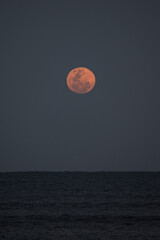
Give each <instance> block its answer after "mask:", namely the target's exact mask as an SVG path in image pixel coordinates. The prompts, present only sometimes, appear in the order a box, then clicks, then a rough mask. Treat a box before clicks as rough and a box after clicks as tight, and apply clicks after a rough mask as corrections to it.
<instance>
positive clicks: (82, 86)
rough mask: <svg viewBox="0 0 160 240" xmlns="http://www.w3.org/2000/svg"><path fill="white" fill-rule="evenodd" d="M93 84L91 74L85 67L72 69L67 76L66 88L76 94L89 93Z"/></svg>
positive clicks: (93, 80)
mask: <svg viewBox="0 0 160 240" xmlns="http://www.w3.org/2000/svg"><path fill="white" fill-rule="evenodd" d="M95 83H96V80H95V76H94V74H93V72H92V71H90V70H89V69H88V68H85V67H78V68H74V69H73V70H71V71H70V72H69V74H68V76H67V86H68V87H69V89H70V90H71V91H73V92H75V93H78V94H83V93H87V92H90V91H91V90H92V89H93V88H94V86H95Z"/></svg>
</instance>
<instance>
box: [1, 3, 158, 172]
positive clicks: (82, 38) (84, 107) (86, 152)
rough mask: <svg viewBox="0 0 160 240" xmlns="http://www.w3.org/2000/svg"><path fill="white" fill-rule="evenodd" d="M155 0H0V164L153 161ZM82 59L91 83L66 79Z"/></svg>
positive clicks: (56, 167)
mask: <svg viewBox="0 0 160 240" xmlns="http://www.w3.org/2000/svg"><path fill="white" fill-rule="evenodd" d="M159 10H160V2H159V1H158V0H154V1H151V0H150V1H149V0H146V1H142V0H134V1H133V0H130V1H128V0H122V1H119V0H105V1H87V0H85V1H75V0H67V1H66V0H63V1H61V0H57V1H47V0H45V1H41V0H39V1H38V0H37V1H35V0H32V1H29V0H28V1H20V0H19V1H11V0H10V1H6V0H1V1H0V29H1V30H0V31H1V32H0V34H1V38H0V48H1V49H0V58H1V70H0V109H1V120H0V122H1V124H0V128H1V134H0V171H21V170H22V171H28V170H33V171H34V170H42V171H43V170H44V171H45V170H50V171H61V170H62V171H63V170H70V171H73V170H77V171H81V170H84V171H100V170H105V171H121V170H122V171H127V170H129V171H135V170H137V171H141V170H144V171H145V170H147V171H152V170H160V14H159ZM79 66H83V67H87V68H89V69H90V70H91V71H93V73H94V74H95V76H96V86H95V88H94V89H93V91H92V92H90V93H88V94H84V95H78V94H75V93H73V92H71V91H70V90H69V89H68V88H67V85H66V77H67V74H68V72H69V71H70V70H71V69H73V68H74V67H79Z"/></svg>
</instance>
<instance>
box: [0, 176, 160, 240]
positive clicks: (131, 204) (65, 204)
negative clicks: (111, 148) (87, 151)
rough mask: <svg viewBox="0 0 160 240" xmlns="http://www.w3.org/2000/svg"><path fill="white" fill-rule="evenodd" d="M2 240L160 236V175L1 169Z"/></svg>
mask: <svg viewBox="0 0 160 240" xmlns="http://www.w3.org/2000/svg"><path fill="white" fill-rule="evenodd" d="M3 239H7V240H30V239H31V240H60V239H61V240H67V239H69V240H72V239H74V240H76V239H83V240H90V239H93V240H101V239H102V240H150V239H154V240H160V173H159V172H90V173H89V172H17V173H0V240H3Z"/></svg>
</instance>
